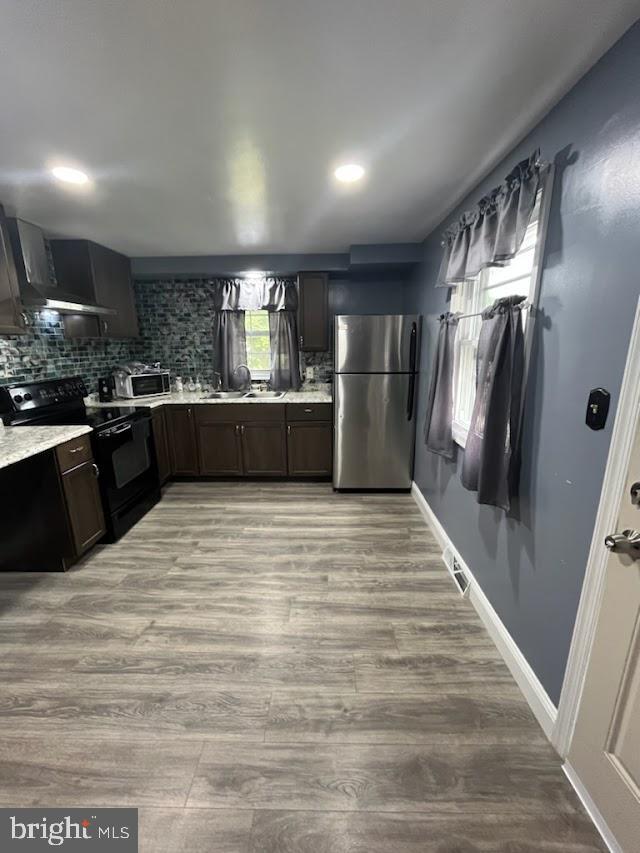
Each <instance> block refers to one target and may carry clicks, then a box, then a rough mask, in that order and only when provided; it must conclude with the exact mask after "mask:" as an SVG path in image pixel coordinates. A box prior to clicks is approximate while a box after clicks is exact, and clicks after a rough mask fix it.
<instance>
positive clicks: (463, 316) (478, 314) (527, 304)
mask: <svg viewBox="0 0 640 853" xmlns="http://www.w3.org/2000/svg"><path fill="white" fill-rule="evenodd" d="M490 307H491V306H490V305H488V306H487V308H485V309H483V310H482V311H476V312H474V313H473V314H455V315H454V316H455V318H456V320H468V319H469V317H482V315H483V314H484V312H485V311H486V310H487V309H488V308H490ZM515 307H517V308H519V309H520V310H521V311H529V310H531V309H532V308H533V305H532V304H531V303H530V302H527V301H525V302H521V303H520V304H519V305H517V306H515Z"/></svg>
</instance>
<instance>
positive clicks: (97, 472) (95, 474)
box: [91, 462, 100, 480]
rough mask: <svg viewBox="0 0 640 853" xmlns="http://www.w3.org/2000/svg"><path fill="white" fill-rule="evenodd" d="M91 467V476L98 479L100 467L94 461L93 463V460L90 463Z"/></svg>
mask: <svg viewBox="0 0 640 853" xmlns="http://www.w3.org/2000/svg"><path fill="white" fill-rule="evenodd" d="M91 469H92V471H93V476H94V477H95V478H96V480H97V479H98V477H99V476H100V469H99V468H98V466H97V465H96V463H95V462H94V463H93V464H92V465H91Z"/></svg>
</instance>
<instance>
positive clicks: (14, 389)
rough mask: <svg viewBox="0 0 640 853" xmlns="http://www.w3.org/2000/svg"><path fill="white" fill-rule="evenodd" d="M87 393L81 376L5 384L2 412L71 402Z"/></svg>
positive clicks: (0, 393) (0, 402) (1, 394)
mask: <svg viewBox="0 0 640 853" xmlns="http://www.w3.org/2000/svg"><path fill="white" fill-rule="evenodd" d="M87 393H88V392H87V387H86V385H85V384H84V382H83V381H82V378H81V377H80V376H69V377H65V378H64V379H43V380H40V381H39V382H25V383H20V384H15V385H5V386H3V387H2V388H0V413H3V414H4V413H9V412H24V411H28V410H29V409H40V408H42V407H44V406H53V405H55V404H57V403H69V402H73V401H77V400H81V399H82V398H83V397H86V396H87Z"/></svg>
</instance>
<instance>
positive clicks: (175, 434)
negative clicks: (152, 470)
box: [165, 406, 199, 477]
mask: <svg viewBox="0 0 640 853" xmlns="http://www.w3.org/2000/svg"><path fill="white" fill-rule="evenodd" d="M193 409H194V407H193V406H167V408H166V411H165V415H166V425H167V441H168V444H169V459H170V462H171V473H172V474H176V475H178V476H183V477H195V476H197V474H198V473H199V469H198V446H197V442H196V427H195V417H194V413H193Z"/></svg>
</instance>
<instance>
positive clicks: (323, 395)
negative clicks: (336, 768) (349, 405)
mask: <svg viewBox="0 0 640 853" xmlns="http://www.w3.org/2000/svg"><path fill="white" fill-rule="evenodd" d="M209 393H210V392H209ZM331 402H332V397H331V386H330V385H319V386H318V388H317V389H314V390H313V391H310V390H305V391H287V392H285V395H284V397H266V398H264V397H263V398H256V397H232V398H227V399H223V400H215V399H214V400H210V399H207V392H205V391H184V392H183V393H182V394H177V393H176V392H175V391H172V392H171V394H165V395H163V396H162V397H136V398H135V399H134V400H112V401H111V402H109V403H100V402H98V401H96V400H93V399H92V398H91V397H87V398H86V399H85V403H86V405H87V406H91V407H92V408H96V407H99V408H102V407H109V406H144V407H145V408H149V409H157V408H158V407H159V406H171V405H182V406H184V405H189V406H191V405H202V404H206V405H218V404H220V405H225V404H227V403H241V404H243V405H244V404H245V403H254V404H255V403H259V404H260V405H263V404H265V405H266V404H269V403H331Z"/></svg>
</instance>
